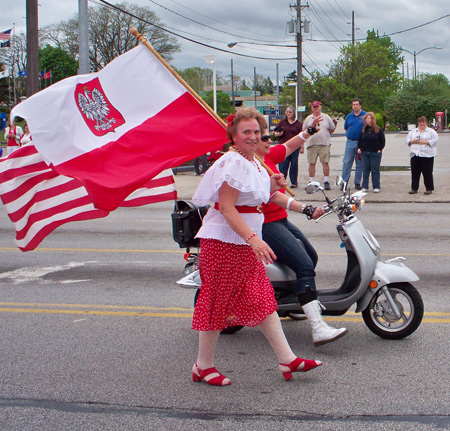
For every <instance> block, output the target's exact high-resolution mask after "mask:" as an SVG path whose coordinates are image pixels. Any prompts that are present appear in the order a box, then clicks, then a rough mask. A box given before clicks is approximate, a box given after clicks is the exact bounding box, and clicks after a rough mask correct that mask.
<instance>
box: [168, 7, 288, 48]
mask: <svg viewBox="0 0 450 431" xmlns="http://www.w3.org/2000/svg"><path fill="white" fill-rule="evenodd" d="M170 1H171V2H172V3H175V4H176V5H178V6H181V7H183V8H185V9H187V10H189V11H191V12H194V13H196V14H197V15H200V16H203V17H205V18H208V19H210V20H211V21H215V22H218V23H219V24H223V25H225V26H227V27H231V28H236V29H238V30H244V29H242V28H241V27H237V26H235V25H231V24H227V23H226V22H223V21H219V20H218V19H215V18H212V17H210V16H208V15H205V14H202V13H201V12H198V11H196V10H194V9H191V8H189V7H187V6H186V5H184V4H181V3H178V2H177V1H175V0H170ZM247 33H250V34H256V35H259V36H266V34H264V33H256V32H253V31H248V30H247ZM275 37H276V36H275ZM280 39H283V38H280ZM255 40H257V39H255ZM261 42H265V41H261ZM280 43H281V41H280Z"/></svg>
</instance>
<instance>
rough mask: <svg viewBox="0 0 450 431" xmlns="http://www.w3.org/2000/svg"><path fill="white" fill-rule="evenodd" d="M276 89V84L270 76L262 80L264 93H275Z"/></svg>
mask: <svg viewBox="0 0 450 431" xmlns="http://www.w3.org/2000/svg"><path fill="white" fill-rule="evenodd" d="M274 91H275V86H274V85H273V82H272V80H271V79H270V76H268V77H267V78H265V79H264V80H263V82H262V94H273V93H274Z"/></svg>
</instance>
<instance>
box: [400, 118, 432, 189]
mask: <svg viewBox="0 0 450 431" xmlns="http://www.w3.org/2000/svg"><path fill="white" fill-rule="evenodd" d="M417 123H418V125H419V126H418V127H417V129H414V130H411V131H410V132H409V133H408V136H407V138H406V143H407V144H408V146H409V157H410V161H411V190H410V191H409V194H411V195H412V194H415V193H417V190H419V182H420V175H421V174H422V175H423V182H424V184H425V194H426V195H431V193H433V190H434V180H433V166H434V158H435V157H436V156H437V143H438V140H439V135H438V134H437V133H436V132H435V131H434V130H433V129H431V128H430V127H427V117H423V116H422V117H419V118H418V120H417Z"/></svg>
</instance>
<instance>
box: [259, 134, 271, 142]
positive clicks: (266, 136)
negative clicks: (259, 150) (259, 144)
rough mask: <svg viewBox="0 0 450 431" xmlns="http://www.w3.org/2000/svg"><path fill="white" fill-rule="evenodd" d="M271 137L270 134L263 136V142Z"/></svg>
mask: <svg viewBox="0 0 450 431" xmlns="http://www.w3.org/2000/svg"><path fill="white" fill-rule="evenodd" d="M269 139H270V135H264V136H261V141H263V142H268V141H269Z"/></svg>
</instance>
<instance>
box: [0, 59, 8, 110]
mask: <svg viewBox="0 0 450 431" xmlns="http://www.w3.org/2000/svg"><path fill="white" fill-rule="evenodd" d="M5 66H6V65H4V64H3V63H1V62H0V72H3V71H4V70H5ZM6 69H8V67H7V66H6ZM8 80H9V78H2V79H0V105H3V104H5V105H6V104H8V103H9V85H8Z"/></svg>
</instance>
